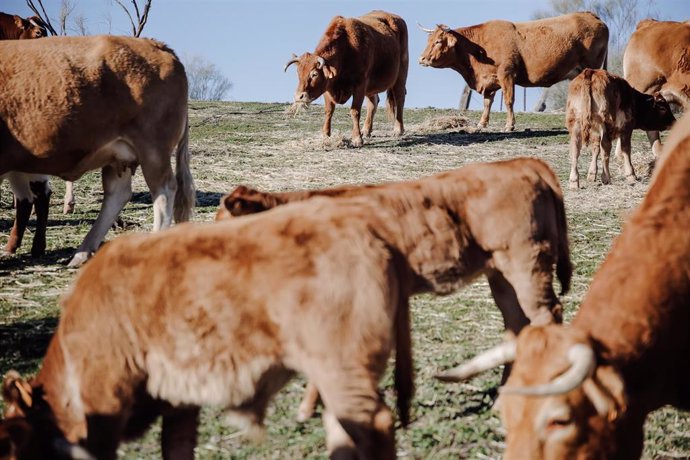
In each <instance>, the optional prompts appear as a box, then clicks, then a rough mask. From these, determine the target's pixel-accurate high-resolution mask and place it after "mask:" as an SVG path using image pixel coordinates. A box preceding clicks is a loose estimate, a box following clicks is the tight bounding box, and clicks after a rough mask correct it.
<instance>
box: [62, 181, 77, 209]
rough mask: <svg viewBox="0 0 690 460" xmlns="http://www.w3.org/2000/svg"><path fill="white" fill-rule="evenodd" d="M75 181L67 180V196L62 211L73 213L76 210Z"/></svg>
mask: <svg viewBox="0 0 690 460" xmlns="http://www.w3.org/2000/svg"><path fill="white" fill-rule="evenodd" d="M74 205H75V200H74V182H72V181H65V198H64V199H63V205H62V213H63V214H72V213H73V212H74Z"/></svg>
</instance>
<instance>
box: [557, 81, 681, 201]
mask: <svg viewBox="0 0 690 460" xmlns="http://www.w3.org/2000/svg"><path fill="white" fill-rule="evenodd" d="M674 121H675V117H674V116H673V112H671V107H670V106H669V104H668V102H666V100H665V99H664V98H663V97H661V95H659V94H655V95H654V96H649V95H646V94H643V93H641V92H639V91H637V90H636V89H634V88H632V87H631V86H630V85H629V84H628V82H627V81H625V80H624V79H622V78H620V77H617V76H616V75H613V74H610V73H608V72H607V71H605V70H592V69H585V70H584V71H582V73H581V74H580V75H578V76H577V77H576V78H575V79H573V81H572V82H570V86H569V88H568V102H567V104H566V109H565V123H566V125H567V127H568V132H569V133H570V188H571V189H578V188H579V187H580V176H579V173H578V171H577V160H578V158H579V156H580V150H581V149H582V144H583V143H584V144H585V145H589V146H590V148H591V150H592V161H591V163H590V165H589V172H588V174H587V180H588V181H590V182H594V181H595V180H596V178H597V160H598V158H599V151H600V149H601V150H603V161H602V163H603V171H602V173H601V182H602V183H603V184H608V183H609V182H610V181H611V173H610V171H609V156H610V154H611V145H612V142H613V140H614V139H618V140H619V143H620V145H621V151H622V154H623V156H624V163H623V165H624V170H625V176H626V178H627V180H628V182H635V181H636V180H637V178H636V176H635V170H634V169H633V165H632V162H631V160H630V153H631V152H630V150H631V145H632V142H631V137H632V131H633V129H644V130H646V131H649V130H662V129H668V128H669V127H670V126H671V125H672V124H673V122H674Z"/></svg>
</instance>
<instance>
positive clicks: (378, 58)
mask: <svg viewBox="0 0 690 460" xmlns="http://www.w3.org/2000/svg"><path fill="white" fill-rule="evenodd" d="M408 61H409V57H408V53H407V25H406V24H405V21H403V19H402V18H401V17H400V16H396V15H394V14H391V13H386V12H385V11H372V12H370V13H368V14H365V15H364V16H360V17H359V18H344V17H342V16H336V17H334V18H333V19H332V20H331V23H330V24H329V25H328V27H327V28H326V32H325V33H324V35H323V37H322V38H321V41H320V42H319V44H318V45H316V49H315V50H314V52H313V53H304V54H303V55H302V56H300V57H297V56H294V57H293V58H292V59H291V60H290V61H288V63H287V64H286V65H285V70H287V68H288V67H289V66H290V65H291V64H293V63H296V64H297V76H298V78H299V81H298V83H297V91H296V92H295V102H297V103H304V104H309V103H311V102H312V101H314V100H315V99H317V98H318V97H319V96H321V95H322V94H323V95H324V106H325V108H326V120H325V122H324V125H323V133H324V135H326V136H330V135H331V118H332V117H333V111H334V110H335V104H336V103H337V104H344V103H345V102H347V100H348V99H349V98H350V97H352V106H351V108H350V115H351V116H352V145H354V146H355V147H361V146H362V133H361V132H360V130H359V116H360V110H361V108H362V102H363V101H364V98H365V97H366V98H367V117H366V120H365V121H364V136H367V137H368V136H370V135H371V130H372V125H373V122H374V114H375V113H376V107H377V105H378V102H379V97H378V93H380V92H383V91H387V93H386V98H387V99H386V105H387V107H388V114H389V116H390V118H395V129H394V131H395V134H396V135H401V134H402V133H403V130H404V127H403V107H404V105H405V93H406V90H405V83H406V81H407V67H408Z"/></svg>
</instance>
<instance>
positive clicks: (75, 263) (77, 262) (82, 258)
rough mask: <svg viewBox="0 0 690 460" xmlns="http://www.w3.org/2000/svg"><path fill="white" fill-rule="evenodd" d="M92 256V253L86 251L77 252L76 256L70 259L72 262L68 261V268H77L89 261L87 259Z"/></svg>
mask: <svg viewBox="0 0 690 460" xmlns="http://www.w3.org/2000/svg"><path fill="white" fill-rule="evenodd" d="M91 256H92V253H90V252H87V251H79V252H77V253H76V254H74V257H72V260H70V261H69V263H68V264H67V266H68V267H79V266H81V265H83V264H84V262H86V261H87V260H89V257H91Z"/></svg>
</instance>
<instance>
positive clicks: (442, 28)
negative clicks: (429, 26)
mask: <svg viewBox="0 0 690 460" xmlns="http://www.w3.org/2000/svg"><path fill="white" fill-rule="evenodd" d="M436 27H438V28H439V29H441V30H442V31H444V32H450V27H448V26H447V25H445V24H437V25H436Z"/></svg>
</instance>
